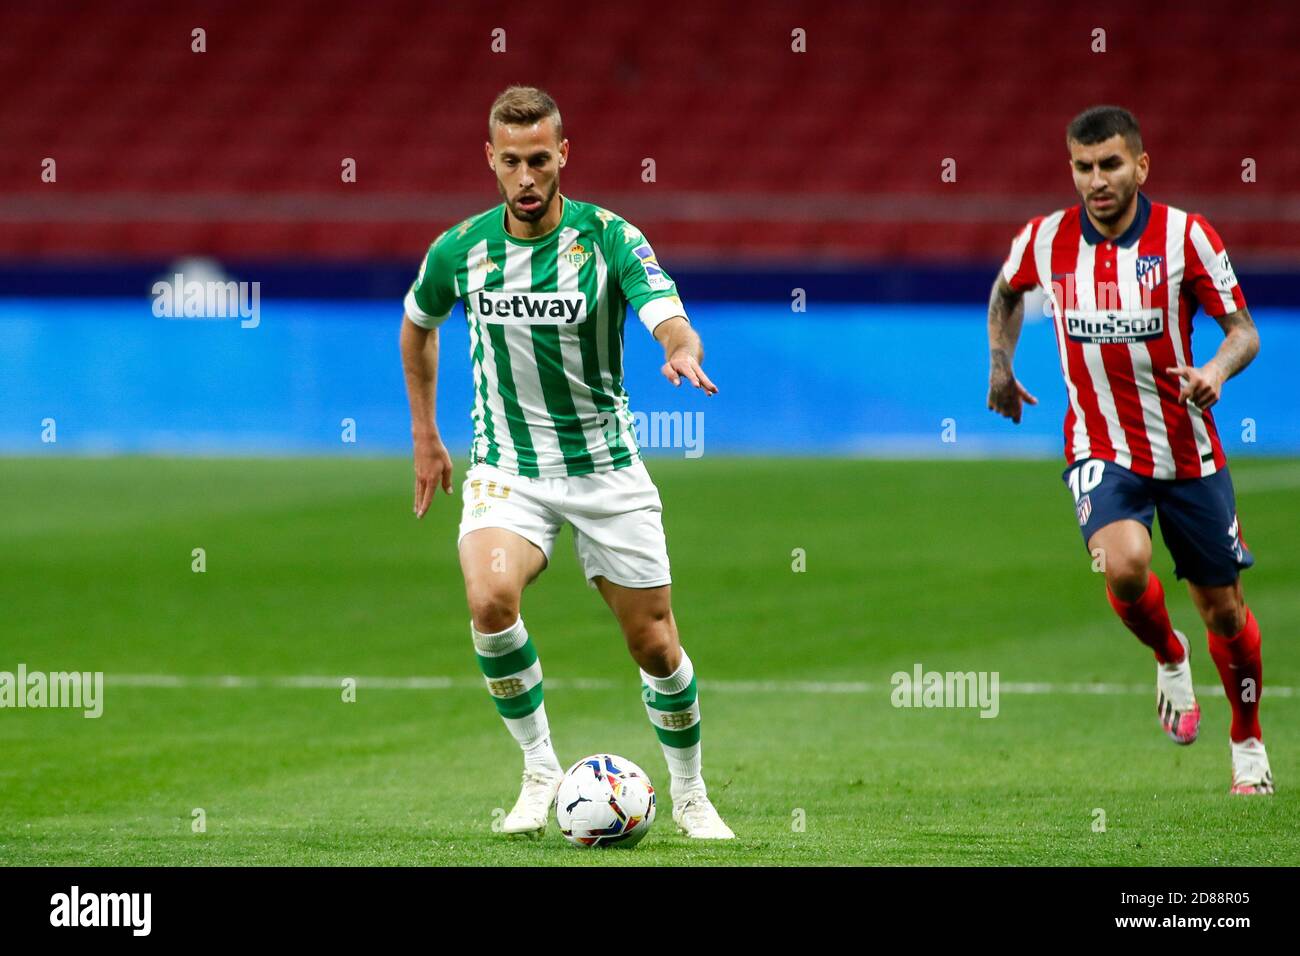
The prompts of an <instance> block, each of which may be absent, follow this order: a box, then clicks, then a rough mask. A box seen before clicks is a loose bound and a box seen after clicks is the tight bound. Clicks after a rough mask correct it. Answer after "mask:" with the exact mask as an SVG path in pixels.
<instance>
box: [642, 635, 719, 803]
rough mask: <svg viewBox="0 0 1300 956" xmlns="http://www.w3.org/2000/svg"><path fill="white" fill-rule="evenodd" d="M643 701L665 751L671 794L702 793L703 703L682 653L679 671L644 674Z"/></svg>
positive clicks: (643, 672) (692, 674)
mask: <svg viewBox="0 0 1300 956" xmlns="http://www.w3.org/2000/svg"><path fill="white" fill-rule="evenodd" d="M641 699H642V700H643V701H645V711H646V714H648V715H649V717H650V723H651V724H652V725H653V726H654V729H655V734H656V735H657V736H658V737H659V743H660V744H661V745H662V746H663V748H664V759H665V760H667V761H668V772H669V773H671V774H672V787H671V790H670V792H671V794H672V796H673V799H674V800H676V799H677V796H678V795H679V794H682V793H686V792H687V791H691V790H703V789H704V779H703V778H702V777H701V776H700V702H699V699H698V696H697V694H696V691H695V668H694V667H693V666H692V665H691V659H690V658H689V657H687V656H686V651H684V650H683V651H682V661H681V663H680V664H678V665H677V670H675V671H673V672H672V673H671V674H669V675H668V676H667V677H655V676H653V675H651V674H647V673H646V672H645V671H644V670H643V671H641Z"/></svg>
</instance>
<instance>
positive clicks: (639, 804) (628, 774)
mask: <svg viewBox="0 0 1300 956" xmlns="http://www.w3.org/2000/svg"><path fill="white" fill-rule="evenodd" d="M555 819H556V820H557V821H558V823H559V824H560V832H561V833H563V834H564V838H565V839H566V840H568V841H569V842H570V843H574V844H576V845H578V846H587V847H595V846H599V847H607V846H620V847H633V846H636V845H637V844H638V843H640V842H641V838H642V837H644V836H645V835H646V832H647V831H648V830H649V829H650V824H652V823H654V819H655V788H654V786H653V785H652V784H651V783H650V778H649V777H647V776H646V775H645V771H643V770H642V769H641V768H640V767H638V766H637V765H636V764H634V763H633V762H632V761H630V760H627V759H625V758H623V757H618V756H615V755H614V754H593V755H592V756H590V757H583V758H582V759H581V760H579V761H578V762H577V763H575V764H574V765H573V766H572V767H570V768H569V769H568V771H567V772H566V773H565V775H564V779H563V780H562V781H560V790H559V793H558V794H557V795H556V798H555Z"/></svg>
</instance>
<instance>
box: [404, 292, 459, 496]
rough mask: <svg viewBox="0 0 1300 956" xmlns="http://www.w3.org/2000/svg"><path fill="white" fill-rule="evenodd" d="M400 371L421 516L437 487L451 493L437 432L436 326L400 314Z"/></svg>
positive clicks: (447, 462)
mask: <svg viewBox="0 0 1300 956" xmlns="http://www.w3.org/2000/svg"><path fill="white" fill-rule="evenodd" d="M400 345H401V350H402V371H403V373H404V374H405V376H406V399H407V402H408V404H409V405H410V406H411V440H412V443H413V444H414V454H415V504H414V510H415V516H416V517H417V518H423V517H424V513H425V512H426V511H428V510H429V504H430V502H432V501H433V495H434V493H435V492H436V491H437V489H438V486H439V485H441V486H442V490H443V491H445V492H446V493H447V494H451V455H449V454H448V453H447V446H446V445H444V444H443V443H442V438H441V437H440V436H439V434H438V424H437V420H436V414H435V401H436V396H437V391H438V328H437V326H434V327H433V328H432V329H426V328H424V327H423V326H420V325H416V324H415V323H414V322H412V321H411V319H410V317H409V316H407V315H405V314H403V316H402V334H401V337H400Z"/></svg>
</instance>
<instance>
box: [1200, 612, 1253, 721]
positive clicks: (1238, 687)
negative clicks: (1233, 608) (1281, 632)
mask: <svg viewBox="0 0 1300 956" xmlns="http://www.w3.org/2000/svg"><path fill="white" fill-rule="evenodd" d="M1205 633H1206V636H1208V637H1209V639H1210V656H1211V657H1212V658H1214V666H1215V667H1217V668H1218V669H1219V680H1221V681H1223V692H1224V693H1225V694H1227V696H1228V703H1229V704H1231V705H1232V730H1231V735H1232V739H1233V741H1235V742H1236V743H1241V742H1242V741H1243V740H1245V739H1246V738H1247V737H1257V738H1259V739H1261V740H1262V739H1263V734H1262V733H1261V732H1260V729H1259V695H1260V693H1261V692H1262V691H1263V689H1264V662H1263V659H1262V658H1261V657H1260V653H1259V625H1258V624H1257V623H1256V622H1255V615H1254V614H1252V613H1251V610H1250V608H1246V626H1245V627H1243V628H1242V629H1241V631H1240V632H1238V633H1237V634H1234V635H1233V636H1232V637H1224V636H1223V635H1222V634H1215V633H1214V632H1213V631H1206V632H1205ZM1248 680H1249V681H1250V682H1251V683H1249V684H1247V683H1246V681H1248ZM1243 697H1244V698H1247V699H1245V700H1243V699H1242V698H1243Z"/></svg>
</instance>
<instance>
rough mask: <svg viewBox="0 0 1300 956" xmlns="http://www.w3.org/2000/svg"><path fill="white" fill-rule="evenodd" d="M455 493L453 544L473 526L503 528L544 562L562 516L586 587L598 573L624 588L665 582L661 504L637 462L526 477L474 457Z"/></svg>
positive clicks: (668, 578)
mask: <svg viewBox="0 0 1300 956" xmlns="http://www.w3.org/2000/svg"><path fill="white" fill-rule="evenodd" d="M461 492H462V495H463V496H464V502H463V504H462V508H461V517H460V535H459V536H458V537H457V539H456V542H457V544H459V543H460V539H461V538H464V537H465V535H467V534H469V533H470V532H471V531H477V530H478V529H479V528H505V529H507V530H509V531H513V532H514V533H515V534H517V535H519V536H521V537H523V538H526V539H527V540H529V541H531V542H532V543H533V544H535V545H537V547H539V548H540V549H541V550H542V553H543V554H544V555H546V560H547V562H548V563H549V562H550V559H551V549H552V548H553V547H554V545H555V538H556V535H558V534H559V533H560V529H561V528H562V527H563V526H564V523H565V522H566V521H567V522H568V523H569V524H571V525H572V526H573V546H574V550H575V551H576V552H577V554H578V563H579V564H580V565H582V570H583V573H584V574H585V575H586V577H587V583H588V584H589V585H590V586H592V587H595V586H596V585H595V582H594V581H593V580H592V579H593V578H595V577H598V576H599V577H604V578H606V579H607V580H609V581H612V582H613V583H615V584H620V585H622V586H623V587H628V588H654V587H659V586H661V585H664V584H671V583H672V575H671V574H670V573H669V569H668V546H667V542H666V541H665V540H664V526H663V520H662V514H663V504H662V503H661V502H660V500H659V489H658V488H656V487H655V483H654V482H653V481H651V480H650V473H649V472H648V471H647V470H646V466H645V463H644V462H640V461H638V462H637V463H636V464H635V465H629V466H628V467H627V468H618V469H614V470H612V471H602V472H598V473H596V474H591V475H577V476H566V477H562V478H528V477H524V476H522V475H512V474H510V473H509V472H505V471H502V470H501V469H500V468H497V467H496V466H495V465H488V464H483V463H480V464H477V465H474V466H473V467H471V468H470V470H469V472H468V473H467V474H466V476H465V482H464V484H463V485H462V486H461Z"/></svg>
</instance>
